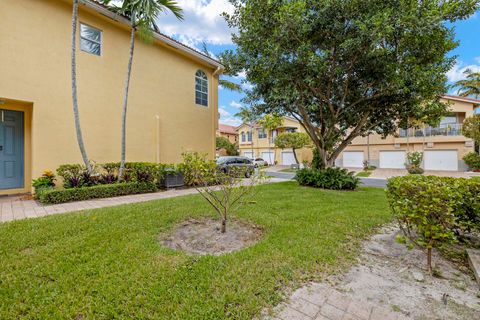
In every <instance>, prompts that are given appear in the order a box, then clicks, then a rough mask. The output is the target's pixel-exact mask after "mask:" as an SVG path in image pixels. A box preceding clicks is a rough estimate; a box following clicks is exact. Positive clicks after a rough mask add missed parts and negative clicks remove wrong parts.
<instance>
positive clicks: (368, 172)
mask: <svg viewBox="0 0 480 320" xmlns="http://www.w3.org/2000/svg"><path fill="white" fill-rule="evenodd" d="M372 172H373V171H370V170H369V171H360V172H359V173H357V177H363V178H366V177H370V175H371V174H372Z"/></svg>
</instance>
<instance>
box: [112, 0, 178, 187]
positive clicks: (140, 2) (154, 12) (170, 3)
mask: <svg viewBox="0 0 480 320" xmlns="http://www.w3.org/2000/svg"><path fill="white" fill-rule="evenodd" d="M111 2H112V3H113V1H111V0H104V1H103V3H104V4H110V3H111ZM111 9H112V10H113V11H115V12H117V13H119V14H121V15H123V16H125V17H127V18H128V19H129V20H130V23H131V29H130V48H129V58H128V64H127V75H126V77H125V88H124V97H123V106H122V129H121V130H122V131H121V136H122V141H121V156H120V170H119V174H118V179H119V180H122V178H123V174H124V171H125V159H126V139H127V134H126V131H127V107H128V95H129V90H130V79H131V75H132V66H133V56H134V52H135V36H136V34H137V32H138V34H139V35H140V38H141V39H142V40H143V41H144V42H146V43H149V42H152V41H153V40H152V38H153V31H159V29H158V27H157V24H156V19H157V18H158V16H159V15H160V13H162V12H167V11H170V12H172V13H173V14H174V15H175V16H176V17H177V18H178V19H180V20H181V19H183V13H182V9H181V8H180V7H179V6H178V4H177V2H176V1H174V0H123V1H122V3H121V5H120V7H117V6H116V3H114V4H113V6H112V7H111Z"/></svg>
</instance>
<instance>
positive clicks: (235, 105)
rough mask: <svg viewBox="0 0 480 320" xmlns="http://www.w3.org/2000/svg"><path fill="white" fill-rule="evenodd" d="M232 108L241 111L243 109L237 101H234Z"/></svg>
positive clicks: (231, 103)
mask: <svg viewBox="0 0 480 320" xmlns="http://www.w3.org/2000/svg"><path fill="white" fill-rule="evenodd" d="M230 107H233V108H235V109H240V108H241V107H242V104H241V103H238V102H237V101H232V102H230Z"/></svg>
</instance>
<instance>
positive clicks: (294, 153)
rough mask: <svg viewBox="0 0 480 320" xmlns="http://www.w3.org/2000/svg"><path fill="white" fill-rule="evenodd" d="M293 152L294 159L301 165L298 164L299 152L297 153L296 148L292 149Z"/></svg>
mask: <svg viewBox="0 0 480 320" xmlns="http://www.w3.org/2000/svg"><path fill="white" fill-rule="evenodd" d="M292 150H293V157H294V158H295V162H296V163H297V164H298V165H300V162H298V158H297V152H296V151H295V148H292Z"/></svg>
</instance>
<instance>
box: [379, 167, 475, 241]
mask: <svg viewBox="0 0 480 320" xmlns="http://www.w3.org/2000/svg"><path fill="white" fill-rule="evenodd" d="M387 188H388V190H387V197H388V200H389V203H390V207H391V209H392V211H393V213H394V214H395V216H396V217H397V218H400V219H401V220H404V221H405V222H410V223H413V224H414V225H417V223H421V224H425V223H427V222H428V221H429V219H433V220H432V221H430V222H428V223H431V224H439V225H442V226H441V227H440V226H438V225H437V226H436V227H435V228H436V230H438V229H439V228H443V227H445V226H447V225H448V229H449V230H451V231H454V232H455V233H456V234H457V235H459V234H464V233H468V232H470V231H471V230H474V229H476V230H480V179H479V178H471V179H463V178H450V177H434V176H407V177H395V178H391V179H389V180H388V186H387ZM446 215H452V218H453V220H452V221H451V222H449V223H448V224H445V223H444V222H442V221H444V219H445V218H447V217H446ZM415 216H423V217H422V219H420V220H419V221H418V222H416V221H414V218H415ZM429 217H430V218H429ZM448 219H450V218H448ZM418 227H419V226H418V225H417V227H416V228H418ZM429 232H431V231H429Z"/></svg>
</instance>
